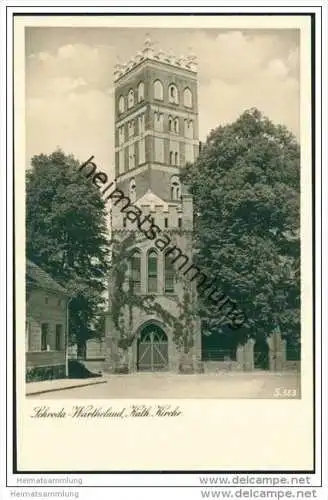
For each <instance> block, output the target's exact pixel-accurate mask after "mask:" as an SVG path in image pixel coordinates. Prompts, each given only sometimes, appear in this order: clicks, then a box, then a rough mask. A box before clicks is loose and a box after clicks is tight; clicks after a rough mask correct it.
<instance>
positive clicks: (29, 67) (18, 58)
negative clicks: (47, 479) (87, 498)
mask: <svg viewBox="0 0 328 500" xmlns="http://www.w3.org/2000/svg"><path fill="white" fill-rule="evenodd" d="M33 9H34V10H31V14H30V15H29V14H28V13H24V12H20V13H18V14H17V15H16V16H15V17H14V20H13V24H12V30H13V33H12V34H13V42H12V49H13V59H12V69H13V73H12V82H11V81H9V83H8V87H7V92H8V99H9V100H10V98H11V97H12V98H13V109H12V113H13V128H12V130H13V151H12V155H13V157H12V160H13V179H12V189H13V193H12V197H13V210H14V212H13V219H12V222H13V227H12V232H13V240H12V241H13V261H12V266H13V269H12V270H13V274H12V288H13V297H14V301H13V311H12V316H11V317H13V325H12V330H13V333H12V336H10V335H9V333H8V335H7V341H8V348H7V366H8V368H7V373H8V374H9V375H8V377H9V378H8V384H9V385H8V387H9V388H10V384H11V383H12V391H13V395H12V402H13V408H12V414H13V419H12V420H13V423H12V432H13V443H12V444H13V446H12V451H10V450H9V453H12V456H11V458H10V461H11V463H12V466H13V471H14V472H13V473H12V474H25V476H20V478H21V479H22V478H23V479H24V478H25V479H24V480H26V481H29V479H30V478H31V477H34V475H35V474H39V475H40V474H41V475H42V474H43V475H47V474H48V475H51V474H54V475H56V474H57V475H58V474H67V475H69V474H75V475H76V478H78V477H79V474H80V475H82V476H83V486H85V485H90V487H93V486H95V484H97V486H99V487H102V486H103V487H108V486H115V487H116V486H117V487H120V486H124V484H125V483H124V481H127V478H126V477H125V476H126V474H129V475H131V476H130V479H128V481H130V480H131V485H132V483H133V484H134V485H139V486H140V487H141V486H144V485H148V482H147V481H148V479H149V480H150V479H151V478H150V476H149V477H148V475H150V474H154V476H152V479H151V480H152V481H153V483H151V484H155V485H156V484H157V482H158V484H161V485H162V486H163V487H166V486H172V487H173V486H177V485H180V486H184V485H185V484H186V485H188V487H189V486H197V485H198V487H201V488H203V489H204V491H205V492H206V491H207V487H211V485H212V483H209V484H208V483H207V482H206V481H207V480H208V479H207V476H206V478H205V479H204V477H205V473H206V474H207V475H211V474H219V475H227V483H226V486H225V487H226V488H230V486H231V485H235V486H234V487H236V488H237V486H238V485H239V482H238V481H239V480H236V484H235V483H232V482H231V481H232V476H229V477H228V475H229V474H234V475H236V474H237V476H236V477H239V476H238V474H239V475H240V477H244V476H243V474H246V475H247V474H248V475H249V477H254V474H261V473H264V472H265V473H266V472H268V473H269V472H270V474H271V475H272V478H274V479H276V478H278V475H279V474H289V475H290V474H292V473H295V474H299V475H300V474H301V475H302V474H303V475H304V474H310V473H312V471H314V470H315V467H318V458H317V455H318V453H319V451H320V450H319V448H316V449H315V430H314V426H315V424H316V425H317V427H316V428H317V429H319V427H318V425H319V424H318V418H319V416H320V410H319V407H318V401H317V400H315V399H314V396H315V392H314V391H315V383H316V384H317V385H316V387H317V390H318V387H319V385H318V384H319V382H316V381H317V380H319V381H320V373H319V370H320V367H321V365H320V359H321V358H320V356H321V351H320V334H321V330H320V304H321V302H320V301H321V295H320V291H318V290H317V288H318V281H315V276H317V275H318V276H319V274H320V269H318V270H317V271H315V269H316V268H315V265H316V266H318V265H319V264H320V258H319V260H318V257H317V254H316V253H315V252H316V247H315V245H317V246H318V245H319V246H320V241H321V240H320V238H321V236H320V234H319V233H318V231H319V232H320V220H321V219H315V217H317V213H318V210H319V211H320V203H321V198H320V196H321V195H320V182H321V180H320V170H318V168H319V167H318V162H319V158H320V155H319V153H320V151H319V149H317V150H315V138H316V137H319V136H316V135H315V133H317V134H318V133H319V132H318V130H319V129H318V128H316V129H315V123H317V122H315V120H319V118H320V114H318V115H315V114H314V88H315V85H314V76H313V69H314V62H316V61H317V59H316V58H315V57H316V56H315V53H314V46H315V43H317V42H314V40H316V38H315V37H316V36H318V35H317V34H318V33H319V32H318V31H316V27H315V23H314V22H313V16H312V17H311V16H310V15H306V14H304V15H303V14H299V15H298V14H297V13H296V14H295V15H294V14H293V13H289V14H288V15H287V14H286V16H285V15H282V14H281V15H278V14H277V15H275V14H273V13H272V15H271V14H270V15H266V14H265V13H263V14H261V15H260V14H259V15H251V14H249V15H248V14H247V13H237V12H235V13H233V12H232V13H224V12H223V11H222V14H220V13H217V14H215V15H212V16H211V15H207V14H206V15H196V14H195V15H188V14H187V13H184V12H180V13H179V15H178V14H177V15H175V14H174V13H171V14H168V15H164V14H163V15H160V14H151V13H149V14H147V13H146V14H141V13H140V15H139V14H138V15H137V14H134V13H133V12H131V13H126V15H124V13H123V12H121V11H119V10H118V11H117V12H116V11H115V12H114V10H115V9H114V7H113V8H112V9H111V10H112V13H110V11H109V10H108V12H107V11H104V12H102V11H101V9H100V7H99V8H98V7H94V8H93V7H90V9H91V10H90V12H89V11H85V12H84V14H83V15H82V14H81V12H82V11H81V12H80V11H78V10H76V9H75V10H74V8H73V7H72V10H71V11H69V10H65V8H64V7H63V9H62V10H60V9H57V10H56V9H54V10H53V11H52V12H51V13H49V15H48V14H44V15H41V14H40V15H37V14H36V11H37V8H36V7H35V8H33ZM81 9H82V7H81ZM189 10H190V9H189ZM93 11H94V15H93V14H92V12H93ZM65 12H66V15H65ZM190 12H191V10H190ZM317 82H318V80H317ZM11 83H12V88H13V94H10V84H11ZM317 85H318V83H317ZM9 129H10V125H8V130H9ZM8 151H9V150H8ZM8 151H7V154H8V155H9V156H8V160H7V164H9V163H10V161H11V157H10V154H11V153H10V151H9V152H8ZM315 155H316V156H315ZM319 166H320V165H319ZM318 183H319V184H318ZM317 185H319V188H318V187H317ZM8 193H9V189H8ZM9 201H10V197H9V195H8V203H9ZM315 204H316V205H315ZM318 228H319V229H318ZM315 231H316V233H315ZM8 233H9V226H8ZM315 234H317V240H315ZM319 257H320V256H319ZM315 273H316V274H315ZM316 279H319V281H320V278H316ZM319 284H320V283H319ZM8 296H10V286H9V287H8ZM318 311H319V312H318ZM8 332H9V330H8ZM10 370H11V371H10ZM318 377H319V379H318ZM9 394H10V391H8V395H9ZM8 397H9V396H8ZM315 412H316V413H315ZM9 431H10V429H9ZM8 435H9V433H8ZM316 470H317V469H316ZM197 473H198V474H199V478H197V477H196V476H195V474H197ZM92 474H94V476H92ZM132 474H135V476H132ZM181 474H184V477H182V476H181ZM201 474H203V475H201ZM156 475H157V476H156ZM82 476H81V477H82ZM180 476H181V477H180ZM203 476H204V477H203ZM147 477H148V479H147ZM213 477H214V476H213ZM234 477H235V476H234ZM23 479H22V481H23ZM203 479H204V481H203ZM312 479H313V481H314V480H317V476H316V477H313V478H312ZM312 479H311V481H310V482H309V483H306V484H308V485H310V484H313V481H312ZM12 481H15V479H14V475H12ZM156 481H157V482H156ZM247 481H248V479H247ZM277 481H278V482H273V483H272V484H271V483H270V484H269V483H268V485H267V486H270V485H271V486H277V487H280V485H281V484H282V483H281V481H280V479H277ZM288 481H289V479H288ZM288 481H287V482H286V483H285V485H286V487H289V486H293V482H292V481H290V482H288ZM213 484H214V483H213ZM215 484H216V483H215ZM220 484H221V483H220ZM245 484H246V483H245ZM247 484H249V488H252V487H253V486H254V485H253V483H247ZM26 485H27V483H26V484H25V483H24V482H22V483H21V486H22V487H23V486H24V487H25V486H26ZM31 485H32V483H31ZM31 485H30V486H31ZM67 485H68V483H67ZM300 485H301V483H297V484H296V485H294V486H295V487H298V486H300ZM70 487H73V485H70ZM213 487H214V486H213ZM238 487H239V486H238ZM259 487H261V485H259ZM262 487H263V485H262ZM208 491H210V490H208ZM240 491H241V490H240ZM185 493H186V495H187V494H189V493H188V491H186V492H185ZM209 495H210V493H209ZM239 497H240V498H241V497H242V494H240V496H239ZM239 497H238V496H236V498H239ZM115 498H116V497H115ZM122 498H123V497H122ZM124 498H125V497H124ZM147 498H148V497H147ZM181 498H187V497H186V496H182V497H181ZM188 498H189V497H188ZM192 498H195V497H192ZM231 498H234V497H233V496H232V497H231ZM279 498H280V497H279Z"/></svg>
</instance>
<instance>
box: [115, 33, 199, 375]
mask: <svg viewBox="0 0 328 500" xmlns="http://www.w3.org/2000/svg"><path fill="white" fill-rule="evenodd" d="M114 78H115V82H114V86H115V177H116V187H117V189H120V190H121V191H123V192H124V193H125V194H126V195H127V196H128V197H129V199H130V200H131V202H132V203H134V204H135V206H137V207H139V208H140V210H141V212H142V214H143V215H146V214H147V215H150V216H151V220H152V221H153V222H154V224H156V225H157V227H158V228H160V230H161V231H162V232H163V233H165V234H166V235H168V237H169V239H170V242H171V243H172V245H174V246H176V248H178V249H179V251H180V252H182V253H183V255H184V256H188V258H189V259H190V264H191V259H192V231H193V206H192V197H191V196H190V195H189V194H188V192H187V191H186V188H185V187H184V186H183V185H182V183H181V182H180V177H179V174H180V169H181V168H183V167H184V165H186V163H189V162H190V163H191V162H193V161H194V160H195V159H196V156H197V154H198V150H199V139H198V104H197V69H196V62H195V56H187V57H179V58H177V57H174V56H172V55H168V54H166V53H164V52H163V51H161V50H159V51H156V50H155V49H154V47H153V45H152V43H151V41H150V40H149V39H147V40H146V42H145V44H144V47H143V49H142V51H141V52H138V53H137V54H136V56H135V57H134V58H133V59H132V60H131V61H129V62H128V63H127V64H124V65H117V66H116V71H115V74H114ZM111 225H112V227H111V229H112V234H113V237H114V238H116V239H117V238H119V239H122V238H125V237H127V235H128V234H129V233H131V232H136V233H137V232H138V231H139V230H138V227H137V224H136V223H135V222H132V221H130V220H129V219H128V218H127V217H126V216H125V214H124V212H123V213H122V211H121V210H120V208H119V206H118V205H117V206H115V204H113V207H112V221H111ZM139 236H140V231H139ZM181 263H182V262H175V264H173V263H172V254H171V259H170V258H169V256H168V255H167V252H166V250H161V249H159V248H158V247H157V246H156V242H154V240H151V239H149V238H146V237H141V239H140V238H139V239H138V244H137V245H136V248H135V253H134V255H133V258H132V260H131V263H130V271H129V272H130V273H131V276H130V279H132V286H133V289H134V291H135V293H136V294H141V295H147V294H150V295H152V296H155V297H156V301H157V302H158V304H160V307H161V308H163V309H165V310H166V311H168V312H169V313H170V314H171V315H174V316H175V317H177V318H178V317H180V316H181V315H182V310H181V307H183V297H184V296H185V295H184V292H185V290H186V286H187V287H188V286H190V289H191V288H193V285H192V284H191V283H190V281H189V282H188V280H183V279H182V276H181V273H179V270H178V269H177V267H179V265H180V264H181ZM188 283H189V284H188ZM113 286H115V283H113V282H110V284H109V288H110V290H109V296H111V293H112V287H113ZM126 314H128V313H126ZM110 316H111V315H110V314H109V316H108V321H107V326H106V337H107V359H106V365H107V369H108V370H109V371H115V369H116V364H117V359H118V358H119V356H118V354H117V349H116V345H117V343H115V336H116V335H117V332H115V328H114V327H113V324H112V322H111V319H110ZM132 316H133V318H132V323H131V314H130V323H129V327H127V328H129V329H130V332H129V333H130V334H131V335H132V336H133V342H132V344H131V346H130V347H129V352H128V361H127V363H128V365H129V371H138V370H150V371H155V370H165V369H166V370H173V371H176V370H177V369H178V366H179V359H181V352H180V350H181V349H180V347H179V346H178V344H177V341H176V336H175V333H174V331H172V327H171V326H169V325H168V324H165V321H164V320H163V318H162V317H161V316H160V314H158V313H155V312H154V313H149V312H148V313H147V314H146V313H145V311H143V310H140V309H138V308H135V309H134V310H133V315H132ZM126 319H127V318H126ZM194 324H195V332H194V340H193V343H192V344H193V347H192V349H191V352H190V355H191V356H192V357H193V359H194V360H195V359H196V358H199V356H200V351H201V337H200V335H201V334H200V326H199V321H198V320H197V319H196V320H195V323H194ZM114 351H115V352H116V355H115V356H114ZM115 360H116V361H115Z"/></svg>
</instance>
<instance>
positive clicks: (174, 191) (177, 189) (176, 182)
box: [171, 175, 181, 200]
mask: <svg viewBox="0 0 328 500" xmlns="http://www.w3.org/2000/svg"><path fill="white" fill-rule="evenodd" d="M180 197H181V184H180V179H179V177H178V176H177V175H172V177H171V198H172V200H179V199H180Z"/></svg>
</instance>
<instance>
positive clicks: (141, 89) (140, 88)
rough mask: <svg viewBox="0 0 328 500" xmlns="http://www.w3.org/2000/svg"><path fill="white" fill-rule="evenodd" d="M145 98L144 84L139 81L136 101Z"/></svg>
mask: <svg viewBox="0 0 328 500" xmlns="http://www.w3.org/2000/svg"><path fill="white" fill-rule="evenodd" d="M144 98H145V84H144V82H140V83H139V85H138V102H141V101H143V100H144Z"/></svg>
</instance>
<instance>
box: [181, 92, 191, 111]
mask: <svg viewBox="0 0 328 500" xmlns="http://www.w3.org/2000/svg"><path fill="white" fill-rule="evenodd" d="M183 104H184V106H186V108H191V107H192V93H191V90H190V89H188V88H186V89H184V92H183Z"/></svg>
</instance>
